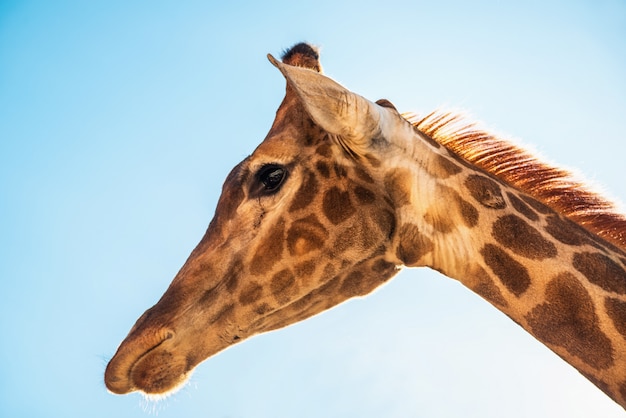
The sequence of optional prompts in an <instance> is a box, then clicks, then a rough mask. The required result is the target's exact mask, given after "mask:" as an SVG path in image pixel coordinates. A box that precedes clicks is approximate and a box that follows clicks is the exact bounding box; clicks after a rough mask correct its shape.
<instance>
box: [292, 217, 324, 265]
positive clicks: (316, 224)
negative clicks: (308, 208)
mask: <svg viewBox="0 0 626 418" xmlns="http://www.w3.org/2000/svg"><path fill="white" fill-rule="evenodd" d="M326 239H328V232H327V231H326V228H324V225H322V224H321V223H320V221H319V220H318V219H317V216H315V215H314V214H313V215H309V216H307V217H305V218H302V219H298V220H296V221H294V222H293V223H292V224H291V226H290V227H289V231H287V249H288V250H289V253H290V254H291V255H304V254H306V253H308V252H311V251H314V250H318V249H320V248H322V247H323V246H324V243H325V242H326Z"/></svg>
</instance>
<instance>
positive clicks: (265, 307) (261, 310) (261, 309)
mask: <svg viewBox="0 0 626 418" xmlns="http://www.w3.org/2000/svg"><path fill="white" fill-rule="evenodd" d="M271 310H272V307H271V306H270V305H269V304H268V303H262V304H260V305H259V306H257V307H256V308H255V309H254V312H256V313H257V314H258V315H265V314H266V313H268V312H269V311H271Z"/></svg>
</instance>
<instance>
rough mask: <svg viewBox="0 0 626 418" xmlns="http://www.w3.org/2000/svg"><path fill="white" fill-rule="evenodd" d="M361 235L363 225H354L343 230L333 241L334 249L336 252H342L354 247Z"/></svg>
mask: <svg viewBox="0 0 626 418" xmlns="http://www.w3.org/2000/svg"><path fill="white" fill-rule="evenodd" d="M360 235H361V225H360V224H356V225H352V226H350V227H348V228H346V229H345V230H343V231H342V232H341V233H340V234H339V235H337V238H336V239H335V241H334V242H333V245H332V247H331V248H332V250H333V252H334V253H335V254H341V253H343V252H344V251H346V250H349V249H350V248H352V247H353V246H354V245H355V244H356V242H357V241H358V239H359V236H360Z"/></svg>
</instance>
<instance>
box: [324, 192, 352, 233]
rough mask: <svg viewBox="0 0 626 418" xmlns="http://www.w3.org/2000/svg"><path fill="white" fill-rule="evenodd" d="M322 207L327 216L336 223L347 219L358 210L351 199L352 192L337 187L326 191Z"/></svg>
mask: <svg viewBox="0 0 626 418" xmlns="http://www.w3.org/2000/svg"><path fill="white" fill-rule="evenodd" d="M322 209H323V210H324V215H326V218H328V220H329V221H331V222H332V223H333V224H335V225H337V224H340V223H341V222H343V221H345V220H347V219H348V218H350V217H351V216H352V215H354V213H355V212H356V210H355V208H354V206H353V205H352V202H351V201H350V194H349V193H348V192H344V191H341V190H339V189H338V188H337V187H331V188H330V189H329V190H327V191H326V193H325V194H324V200H323V202H322Z"/></svg>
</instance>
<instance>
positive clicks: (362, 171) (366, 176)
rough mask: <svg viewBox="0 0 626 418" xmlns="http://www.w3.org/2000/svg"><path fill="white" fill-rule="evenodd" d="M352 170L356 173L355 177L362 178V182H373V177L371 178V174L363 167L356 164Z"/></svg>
mask: <svg viewBox="0 0 626 418" xmlns="http://www.w3.org/2000/svg"><path fill="white" fill-rule="evenodd" d="M354 172H355V173H356V175H357V177H358V178H360V179H361V180H363V181H364V182H366V183H369V184H374V179H373V178H372V176H370V175H369V173H368V172H367V171H366V170H365V169H364V168H363V167H361V166H358V165H357V166H355V167H354Z"/></svg>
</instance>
